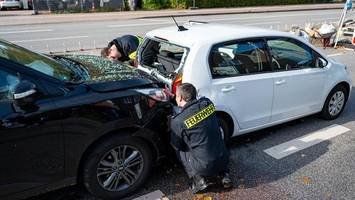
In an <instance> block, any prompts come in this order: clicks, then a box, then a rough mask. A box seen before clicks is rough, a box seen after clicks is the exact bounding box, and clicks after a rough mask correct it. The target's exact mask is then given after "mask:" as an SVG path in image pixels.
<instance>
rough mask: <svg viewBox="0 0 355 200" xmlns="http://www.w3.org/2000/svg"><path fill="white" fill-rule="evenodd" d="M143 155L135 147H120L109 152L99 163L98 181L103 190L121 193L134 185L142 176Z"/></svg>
mask: <svg viewBox="0 0 355 200" xmlns="http://www.w3.org/2000/svg"><path fill="white" fill-rule="evenodd" d="M143 166H144V160H143V155H142V153H141V152H140V151H138V150H137V149H136V148H135V147H133V146H130V145H120V146H118V147H116V148H114V149H111V150H110V151H108V152H107V153H106V154H105V155H104V156H103V157H102V158H101V159H100V162H99V163H98V167H97V170H96V171H97V172H96V173H97V179H98V182H99V184H100V186H101V187H102V188H104V189H105V190H108V191H115V192H119V191H122V190H125V189H127V188H128V187H130V186H131V185H133V184H134V183H135V182H136V181H137V180H138V178H139V177H140V176H141V173H142V170H143Z"/></svg>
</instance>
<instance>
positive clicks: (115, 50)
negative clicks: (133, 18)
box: [101, 35, 143, 66]
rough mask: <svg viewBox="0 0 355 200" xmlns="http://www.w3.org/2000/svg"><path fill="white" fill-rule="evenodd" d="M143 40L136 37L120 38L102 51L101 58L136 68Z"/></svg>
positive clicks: (125, 36)
mask: <svg viewBox="0 0 355 200" xmlns="http://www.w3.org/2000/svg"><path fill="white" fill-rule="evenodd" d="M142 40H143V39H142V38H141V37H140V36H134V35H124V36H121V37H118V38H116V39H113V40H112V41H111V42H110V43H109V44H108V46H107V47H106V48H104V49H103V50H102V51H101V56H103V57H107V58H109V59H111V60H115V61H121V62H129V63H130V65H132V66H136V65H137V62H136V57H137V49H138V46H139V44H140V43H141V42H142Z"/></svg>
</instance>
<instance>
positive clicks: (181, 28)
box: [171, 16, 189, 31]
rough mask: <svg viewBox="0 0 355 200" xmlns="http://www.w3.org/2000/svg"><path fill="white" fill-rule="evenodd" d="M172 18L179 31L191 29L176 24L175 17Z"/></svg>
mask: <svg viewBox="0 0 355 200" xmlns="http://www.w3.org/2000/svg"><path fill="white" fill-rule="evenodd" d="M171 18H173V20H174V22H175V24H176V26H177V27H178V31H187V30H189V29H187V28H185V27H184V26H179V24H178V23H177V22H176V20H175V18H174V16H171Z"/></svg>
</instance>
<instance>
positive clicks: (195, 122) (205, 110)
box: [171, 83, 231, 193]
mask: <svg viewBox="0 0 355 200" xmlns="http://www.w3.org/2000/svg"><path fill="white" fill-rule="evenodd" d="M196 93H197V92H196V88H195V87H194V86H193V85H192V84H189V83H183V84H181V85H180V86H179V87H178V88H177V91H176V97H175V98H176V103H177V105H178V107H180V108H181V111H180V112H179V113H177V114H175V115H174V116H173V117H172V120H171V129H172V133H171V144H172V146H173V147H174V149H175V150H176V153H177V156H178V158H179V160H180V161H181V162H182V164H183V166H184V168H185V171H186V173H187V174H188V176H189V178H192V179H193V184H192V191H193V192H194V193H197V192H201V191H203V190H204V189H206V188H207V187H208V185H209V184H208V183H207V180H206V177H217V176H222V179H221V180H222V184H223V186H224V187H225V188H229V187H231V180H230V179H229V177H228V174H227V172H228V167H227V166H228V162H229V153H228V150H227V148H226V146H225V144H224V141H223V138H222V135H221V132H220V129H219V125H218V122H217V116H216V113H215V107H214V105H213V103H212V102H211V101H210V100H209V99H207V98H204V97H203V98H200V99H196V95H197V94H196Z"/></svg>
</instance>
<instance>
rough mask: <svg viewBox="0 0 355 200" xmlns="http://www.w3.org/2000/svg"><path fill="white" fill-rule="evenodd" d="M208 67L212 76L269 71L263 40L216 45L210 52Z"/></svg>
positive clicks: (220, 76) (230, 75) (231, 75)
mask: <svg viewBox="0 0 355 200" xmlns="http://www.w3.org/2000/svg"><path fill="white" fill-rule="evenodd" d="M210 68H211V73H212V76H213V78H223V77H233V76H240V75H249V74H256V73H265V72H270V71H271V66H270V62H269V58H268V54H267V51H266V47H265V44H264V41H263V40H251V41H241V42H236V43H229V44H222V45H216V46H215V47H214V48H212V52H211V54H210Z"/></svg>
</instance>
